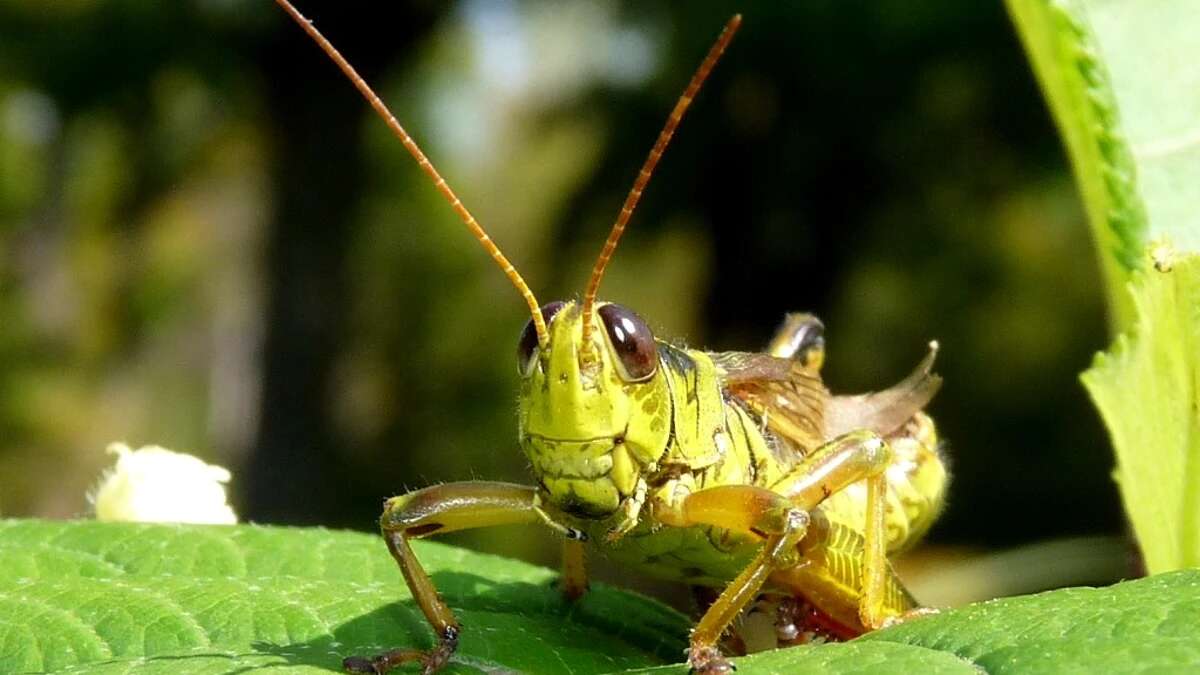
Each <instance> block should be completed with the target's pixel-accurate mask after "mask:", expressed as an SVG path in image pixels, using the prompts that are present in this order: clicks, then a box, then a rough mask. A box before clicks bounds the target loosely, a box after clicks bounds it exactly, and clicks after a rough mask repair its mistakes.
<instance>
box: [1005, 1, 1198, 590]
mask: <svg viewBox="0 0 1200 675" xmlns="http://www.w3.org/2000/svg"><path fill="white" fill-rule="evenodd" d="M1007 2H1008V8H1009V12H1010V13H1011V14H1012V16H1013V19H1014V21H1015V23H1016V24H1017V28H1018V30H1019V32H1020V34H1021V37H1022V39H1023V40H1024V43H1025V47H1026V50H1027V51H1028V52H1029V55H1030V59H1031V60H1032V62H1033V66H1034V71H1035V72H1036V73H1037V76H1038V79H1039V81H1040V82H1041V85H1042V90H1043V91H1044V92H1045V94H1046V98H1047V99H1048V100H1049V103H1050V108H1051V110H1052V112H1053V113H1054V117H1055V119H1056V121H1057V122H1058V126H1059V129H1060V130H1061V132H1062V135H1063V138H1064V141H1065V143H1066V146H1067V150H1068V154H1069V155H1070V157H1071V163H1072V164H1073V166H1074V169H1075V175H1076V178H1077V179H1078V181H1079V185H1080V192H1081V193H1082V195H1083V200H1084V204H1085V206H1086V208H1087V212H1088V218H1089V220H1090V221H1091V224H1092V231H1093V233H1094V236H1095V238H1096V242H1097V247H1098V248H1099V252H1100V261H1101V268H1102V269H1103V270H1104V273H1105V277H1106V279H1107V284H1108V297H1109V306H1110V310H1111V316H1112V325H1113V328H1114V333H1120V332H1122V331H1133V332H1134V336H1133V337H1128V336H1127V335H1123V336H1121V337H1119V338H1118V340H1117V343H1116V345H1115V346H1114V347H1113V349H1112V351H1111V355H1109V356H1106V355H1100V356H1099V357H1097V359H1096V362H1095V364H1094V365H1093V367H1092V369H1091V370H1089V371H1088V372H1087V373H1085V374H1084V378H1083V379H1084V383H1085V385H1086V386H1087V388H1088V390H1089V392H1090V393H1091V395H1092V398H1093V400H1094V401H1095V402H1096V405H1097V407H1099V408H1100V412H1101V414H1102V415H1103V416H1104V420H1105V424H1106V425H1107V427H1108V430H1109V433H1110V435H1111V437H1112V439H1113V444H1114V446H1115V447H1116V454H1117V461H1118V469H1117V480H1118V482H1119V483H1120V487H1121V494H1122V498H1123V499H1124V502H1125V509H1126V512H1127V513H1129V517H1130V519H1131V520H1132V521H1133V524H1134V530H1135V532H1136V534H1137V537H1138V541H1139V543H1140V544H1141V546H1142V550H1143V554H1144V556H1145V559H1146V564H1147V567H1148V569H1149V570H1150V571H1152V572H1154V571H1163V570H1168V569H1177V568H1179V567H1181V566H1184V565H1197V564H1200V541H1198V540H1200V535H1198V533H1197V525H1198V522H1197V521H1198V520H1200V496H1197V495H1200V492H1197V485H1196V482H1197V481H1198V480H1200V478H1197V476H1198V475H1200V473H1198V472H1200V440H1198V439H1197V427H1198V426H1200V419H1198V418H1200V412H1197V411H1198V410H1200V405H1198V400H1197V388H1198V382H1197V379H1196V378H1197V369H1196V361H1195V359H1196V356H1195V354H1196V352H1195V349H1196V347H1197V346H1200V342H1197V340H1196V336H1197V315H1196V313H1197V306H1196V300H1195V297H1196V292H1197V290H1198V287H1197V284H1196V276H1195V273H1196V272H1195V270H1196V267H1195V263H1194V261H1192V262H1189V263H1187V264H1182V265H1179V266H1178V267H1177V268H1176V269H1175V271H1173V272H1169V273H1162V274H1158V273H1155V272H1147V273H1146V275H1147V276H1141V275H1140V272H1139V270H1142V269H1144V268H1145V267H1146V265H1145V262H1146V260H1147V256H1146V251H1147V249H1149V248H1150V247H1151V243H1152V242H1154V243H1156V244H1158V245H1161V246H1166V247H1167V248H1170V249H1173V250H1179V251H1181V252H1183V253H1196V252H1200V209H1197V208H1196V205H1197V204H1198V203H1200V40H1198V39H1196V28H1197V18H1200V14H1197V5H1196V3H1195V2H1194V0H1155V1H1154V2H1144V1H1142V0H1007ZM1118 111H1119V112H1118ZM1131 288H1132V291H1133V292H1132V294H1131V293H1130V289H1131ZM1135 321H1136V325H1135Z"/></svg>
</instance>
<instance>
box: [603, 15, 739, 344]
mask: <svg viewBox="0 0 1200 675" xmlns="http://www.w3.org/2000/svg"><path fill="white" fill-rule="evenodd" d="M741 25H742V15H741V14H734V15H733V16H732V17H730V18H729V21H728V22H727V23H726V24H725V28H724V29H723V30H722V31H721V34H720V35H718V36H717V41H716V42H714V43H713V46H712V47H711V48H710V49H709V50H708V54H707V55H706V56H705V57H704V60H703V61H701V62H700V66H699V67H698V68H696V72H695V74H693V75H692V80H691V81H690V82H688V86H687V88H686V89H684V90H683V95H682V96H680V97H679V100H678V101H676V103H675V108H674V109H673V110H671V115H670V116H669V117H667V122H666V124H664V125H663V128H662V131H660V132H658V139H657V140H655V141H654V147H653V148H651V149H650V154H649V155H648V156H647V157H646V161H645V163H643V164H642V170H641V172H639V173H638V177H637V179H636V180H634V181H633V187H632V188H630V190H629V195H628V196H626V197H625V203H624V204H622V205H621V213H620V214H618V215H617V222H615V223H613V226H612V230H611V231H610V232H609V233H608V239H607V240H606V241H605V242H604V248H603V249H602V250H601V251H600V257H599V258H597V259H596V265H595V266H594V267H593V268H592V277H591V279H589V280H588V285H587V288H586V289H585V290H584V292H583V310H582V314H583V334H582V335H581V336H580V357H581V358H582V360H583V361H585V362H594V358H595V354H594V353H593V351H594V350H593V347H592V340H591V333H592V314H593V313H594V311H595V309H596V294H597V292H598V291H599V290H600V280H601V279H603V278H604V270H605V269H606V268H607V267H608V261H609V260H611V259H612V254H613V251H615V250H616V249H617V242H618V241H620V239H621V235H622V234H623V233H624V232H625V226H626V225H627V224H629V218H630V216H632V215H633V209H634V207H636V206H637V203H638V201H639V200H640V199H641V198H642V191H643V190H645V189H646V184H647V183H649V182H650V174H652V173H654V167H656V166H658V160H660V159H662V156H663V151H665V150H666V149H667V144H668V143H670V142H671V136H673V135H675V129H676V127H678V126H679V122H680V120H682V119H683V114H684V113H685V112H687V109H688V106H690V105H691V104H692V99H694V98H696V94H697V93H698V92H699V91H700V85H702V84H704V80H706V79H708V74H709V73H711V72H712V69H713V66H715V65H717V59H719V58H721V54H723V53H725V48H726V47H728V46H729V41H730V40H732V39H733V34H734V33H736V32H737V29H738V27H739V26H741Z"/></svg>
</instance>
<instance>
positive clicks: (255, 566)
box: [0, 521, 1200, 675]
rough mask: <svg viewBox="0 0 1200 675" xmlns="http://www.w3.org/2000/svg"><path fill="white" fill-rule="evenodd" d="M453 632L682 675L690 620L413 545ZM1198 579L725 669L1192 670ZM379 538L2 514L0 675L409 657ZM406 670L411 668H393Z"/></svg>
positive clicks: (462, 658) (1155, 583)
mask: <svg viewBox="0 0 1200 675" xmlns="http://www.w3.org/2000/svg"><path fill="white" fill-rule="evenodd" d="M416 550H417V554H418V556H420V558H421V559H422V561H423V562H424V563H425V564H426V567H427V569H428V570H429V571H430V572H431V574H432V576H433V579H434V581H435V582H436V583H437V584H438V586H439V588H440V589H441V591H442V593H443V595H444V597H445V598H446V600H447V601H448V602H449V603H450V605H451V606H452V607H453V608H454V610H455V612H457V613H458V615H459V617H460V618H461V619H462V622H463V625H464V631H463V634H462V643H461V647H460V651H459V653H458V654H457V655H456V657H455V659H454V661H453V663H452V665H451V666H450V668H448V669H447V672H452V673H477V672H493V673H494V672H513V671H516V672H522V673H575V674H584V673H605V672H610V673H637V672H644V673H680V674H682V673H684V672H686V668H685V667H684V666H681V665H671V666H659V667H655V664H663V663H667V662H671V661H679V660H681V658H682V655H683V650H684V647H685V646H686V641H687V634H688V633H687V631H688V628H689V625H690V623H689V621H688V620H687V619H686V618H685V617H684V616H682V615H681V614H679V613H677V612H675V611H674V610H671V609H668V608H666V607H664V606H663V605H661V604H659V603H657V602H655V601H652V600H648V599H646V598H643V597H641V596H638V595H635V594H632V593H626V592H622V591H617V590H614V589H610V588H606V587H604V586H602V585H598V586H597V587H596V588H594V589H593V590H592V592H590V593H589V594H588V595H586V596H585V597H584V599H583V600H582V601H581V602H580V603H579V604H576V605H570V604H568V603H567V602H565V601H564V600H562V599H561V598H560V596H559V594H558V592H557V590H556V589H555V588H553V587H552V585H551V582H552V580H553V579H554V578H555V574H554V573H553V572H552V571H550V570H547V569H543V568H540V567H535V566H532V565H528V564H524V563H520V562H515V561H512V560H506V559H503V558H497V557H495V556H488V555H482V554H478V553H471V552H468V551H464V550H460V549H455V548H452V547H449V546H444V545H439V544H436V543H428V542H417V546H416ZM1196 625H1200V573H1197V572H1186V573H1174V574H1170V575H1163V576H1160V577H1156V578H1152V579H1146V580H1141V581H1135V582H1129V583H1125V584H1119V585H1117V586H1114V587H1112V588H1106V589H1070V590H1065V591H1055V592H1052V593H1047V594H1043V595H1038V596H1030V597H1024V598H1013V599H1007V600H1000V601H995V602H990V603H984V604H981V605H976V606H972V607H968V608H965V609H962V610H956V611H951V612H945V613H943V614H940V615H937V616H934V617H930V618H926V619H921V620H919V621H914V622H911V623H908V624H905V625H902V626H899V627H897V628H892V629H889V630H886V631H880V632H877V633H874V634H871V635H869V636H867V637H865V638H861V639H859V640H856V641H854V642H851V643H846V644H837V645H814V646H809V647H797V648H794V649H787V650H780V651H775V652H767V653H764V654H757V655H754V656H750V657H746V658H741V659H737V660H736V662H737V663H738V664H739V666H740V667H741V672H745V673H755V674H757V673H794V672H805V673H862V674H867V673H894V672H922V673H978V672H979V670H980V668H981V667H982V668H983V669H985V670H987V671H988V672H995V673H1002V672H1030V671H1043V672H1045V671H1049V670H1063V669H1068V668H1071V669H1076V670H1080V671H1087V670H1089V669H1090V668H1089V667H1088V666H1093V667H1095V668H1099V667H1100V666H1101V665H1102V666H1105V667H1106V669H1108V670H1112V669H1113V668H1115V669H1117V670H1122V671H1125V672H1136V671H1137V670H1138V669H1139V668H1141V669H1150V668H1151V667H1157V668H1160V669H1162V670H1178V669H1181V668H1184V667H1186V666H1187V665H1189V664H1194V663H1196V662H1197V660H1198V659H1200V634H1198V633H1197V631H1195V626H1196ZM431 642H432V634H431V632H430V630H429V628H428V626H427V625H426V623H425V620H424V618H423V617H422V616H421V614H420V612H419V610H418V609H417V608H416V606H415V604H414V603H413V602H412V599H411V596H410V595H409V594H408V592H407V590H406V589H405V586H404V584H403V582H402V580H401V579H400V574H399V571H398V570H397V569H396V567H395V564H394V563H393V562H392V560H391V558H390V557H389V556H388V554H387V551H386V549H385V547H384V546H383V543H382V542H381V541H379V539H378V537H374V536H371V535H366V534H358V533H351V532H331V531H326V530H320V529H298V528H280V527H257V526H235V527H220V526H171V525H136V524H121V523H95V522H66V523H63V522H45V521H0V672H5V673H8V672H13V673H30V672H49V671H53V672H88V673H120V674H122V675H124V674H132V673H136V674H138V675H145V674H147V673H178V672H187V673H227V672H241V671H245V670H250V669H254V670H255V671H256V672H257V671H258V670H260V669H261V670H265V671H267V672H288V673H320V672H337V671H339V670H340V662H341V658H342V657H343V656H345V655H349V654H370V653H373V652H376V651H379V650H381V649H385V648H392V647H402V646H403V647H427V646H429V645H430V644H431ZM408 672H411V669H410V670H409V671H408Z"/></svg>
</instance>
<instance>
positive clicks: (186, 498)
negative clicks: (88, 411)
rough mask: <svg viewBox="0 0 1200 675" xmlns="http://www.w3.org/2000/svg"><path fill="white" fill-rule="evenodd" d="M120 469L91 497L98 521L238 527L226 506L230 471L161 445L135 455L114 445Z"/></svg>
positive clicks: (109, 474) (107, 474)
mask: <svg viewBox="0 0 1200 675" xmlns="http://www.w3.org/2000/svg"><path fill="white" fill-rule="evenodd" d="M108 452H109V453H110V454H114V455H116V456H117V465H116V466H115V467H114V468H112V469H109V470H108V471H106V472H105V474H104V476H103V477H102V478H101V479H100V485H99V486H98V487H97V488H96V490H95V491H94V492H93V493H92V494H91V495H90V499H91V501H92V503H93V505H94V507H95V510H96V519H97V520H107V521H133V522H143V523H149V522H155V523H210V524H232V523H236V522H237V515H236V514H234V512H233V509H232V508H230V506H229V504H228V503H227V501H226V494H225V486H224V485H223V484H224V483H228V482H229V479H230V478H231V476H230V474H229V470H228V469H226V468H224V467H220V466H216V465H213V464H207V463H205V462H204V461H203V460H201V459H200V458H198V457H193V456H192V455H188V454H184V453H180V452H172V451H170V450H167V449H165V448H161V447H159V446H157V445H148V446H146V447H143V448H139V449H138V450H131V449H130V448H129V446H128V445H125V444H124V443H113V444H111V445H109V446H108Z"/></svg>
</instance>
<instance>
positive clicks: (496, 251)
mask: <svg viewBox="0 0 1200 675" xmlns="http://www.w3.org/2000/svg"><path fill="white" fill-rule="evenodd" d="M275 3H276V4H277V5H279V6H280V7H282V8H283V11H285V12H287V13H288V15H289V16H291V17H292V19H294V20H295V21H296V23H297V24H299V26H300V27H301V28H303V29H304V32H305V33H308V35H309V37H311V38H312V39H313V40H314V41H315V42H316V43H317V44H318V45H320V47H321V49H322V50H324V51H325V53H326V54H328V55H329V58H331V59H333V62H334V63H336V64H337V67H338V68H340V69H341V70H342V72H343V73H345V74H346V77H348V78H350V81H351V82H352V83H354V86H355V88H357V89H358V91H359V92H360V93H361V94H362V95H363V98H366V99H367V103H370V104H371V107H372V108H374V109H375V112H376V113H378V114H379V117H380V118H382V119H383V121H384V123H386V124H387V125H388V128H389V129H391V130H392V133H393V134H395V135H396V138H399V139H400V142H401V143H402V144H404V147H405V149H407V150H408V152H409V154H411V155H412V156H413V159H416V160H417V164H419V165H420V166H421V170H422V171H424V172H425V174H426V175H428V176H429V177H430V178H432V179H433V183H434V186H435V187H437V189H438V191H439V192H441V193H442V196H443V197H445V198H446V201H448V202H450V208H452V209H454V212H455V213H457V214H458V217H459V218H461V219H462V221H463V223H465V224H466V226H467V229H469V230H470V231H471V234H473V235H475V238H476V239H478V240H479V243H480V244H482V245H483V248H484V250H486V251H487V252H488V255H490V256H492V260H495V261H496V264H497V265H499V266H500V269H502V270H504V274H505V276H507V277H508V280H509V281H511V282H512V284H513V286H516V287H517V292H518V293H520V294H521V297H522V298H525V304H527V305H529V313H530V314H531V315H532V316H533V326H534V328H535V329H536V330H537V337H538V345H539V346H541V347H542V348H545V347H546V345H547V344H549V342H550V333H549V332H547V330H546V321H545V319H543V318H542V312H541V309H540V308H539V306H538V301H537V298H535V297H534V295H533V291H531V290H529V285H528V284H526V283H525V280H524V279H522V278H521V274H520V273H519V272H517V269H516V268H515V267H513V264H512V263H511V262H509V261H508V258H506V257H504V254H503V253H501V252H500V247H499V246H496V243H495V242H494V241H492V238H491V237H490V236H488V233H487V232H486V231H484V229H483V227H481V226H480V225H479V223H478V222H477V221H476V220H475V216H472V215H471V212H470V211H468V210H467V207H465V206H463V203H462V200H460V199H459V198H458V195H456V194H454V190H451V189H450V186H449V185H447V184H446V179H445V178H442V175H441V174H440V173H438V170H437V169H435V168H433V164H431V163H430V162H429V158H428V157H426V156H425V153H423V152H421V148H420V147H418V146H417V143H416V141H414V140H413V139H412V137H411V136H409V135H408V132H407V131H405V130H404V127H402V126H400V122H399V121H397V120H396V116H395V115H393V114H392V111H390V110H388V107H387V106H386V105H384V103H383V101H382V100H380V98H379V96H378V95H377V94H376V93H375V92H374V91H372V90H371V86H370V85H368V84H367V82H366V80H364V79H363V78H362V76H361V75H359V74H358V72H357V71H356V70H354V66H352V65H350V62H349V61H347V60H346V59H345V57H343V56H342V55H341V53H340V52H338V50H337V48H336V47H334V46H333V44H332V43H331V42H329V40H326V39H325V36H324V35H321V32H320V31H318V30H317V29H316V28H315V27H314V26H313V25H312V22H311V21H309V20H308V19H306V18H304V15H302V14H301V13H300V12H299V11H297V10H296V8H295V7H293V6H292V4H291V3H290V2H288V0H275Z"/></svg>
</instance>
